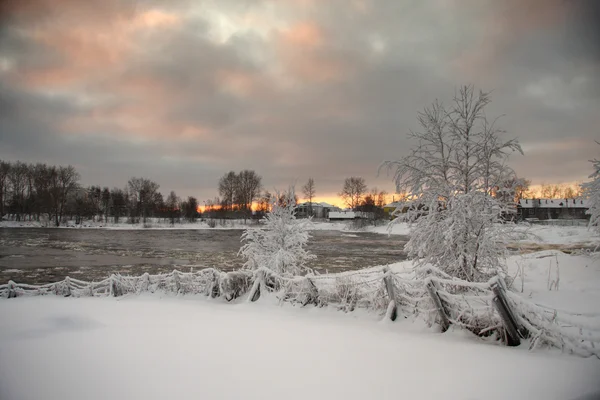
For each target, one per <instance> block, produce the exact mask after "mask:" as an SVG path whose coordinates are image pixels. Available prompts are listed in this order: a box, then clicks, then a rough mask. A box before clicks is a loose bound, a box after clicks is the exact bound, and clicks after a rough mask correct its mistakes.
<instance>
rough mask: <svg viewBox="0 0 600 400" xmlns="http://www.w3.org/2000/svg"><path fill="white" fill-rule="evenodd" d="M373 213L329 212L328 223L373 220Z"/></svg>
mask: <svg viewBox="0 0 600 400" xmlns="http://www.w3.org/2000/svg"><path fill="white" fill-rule="evenodd" d="M373 218H374V213H372V212H363V211H331V212H330V213H329V220H330V221H348V220H354V219H373Z"/></svg>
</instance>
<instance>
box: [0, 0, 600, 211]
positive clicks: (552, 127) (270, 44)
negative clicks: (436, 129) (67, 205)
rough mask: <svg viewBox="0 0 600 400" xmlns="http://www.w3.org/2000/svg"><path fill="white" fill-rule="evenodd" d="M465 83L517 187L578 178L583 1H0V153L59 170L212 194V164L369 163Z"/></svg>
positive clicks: (403, 147)
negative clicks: (515, 145) (479, 98)
mask: <svg viewBox="0 0 600 400" xmlns="http://www.w3.org/2000/svg"><path fill="white" fill-rule="evenodd" d="M463 84H473V85H475V86H476V88H478V89H482V90H486V91H489V90H491V91H492V103H491V104H490V105H489V106H488V109H487V111H486V113H487V114H488V115H489V116H499V115H503V117H502V118H501V119H500V121H499V126H500V127H501V128H503V129H504V130H506V131H507V133H506V137H507V138H508V137H517V138H518V139H519V140H520V142H521V144H522V146H523V150H524V152H525V155H524V156H520V155H519V156H517V155H515V156H513V157H511V159H510V165H511V166H512V167H513V168H514V169H515V170H516V172H517V174H518V175H520V176H522V177H524V178H527V179H530V180H531V181H532V183H534V184H540V183H559V182H574V181H583V180H585V179H586V178H587V176H588V175H589V174H590V173H591V164H589V163H588V160H589V159H592V158H595V157H598V155H599V153H600V151H599V150H600V146H598V145H596V144H595V143H594V140H600V128H599V127H600V2H598V1H595V0H527V1H521V0H503V1H496V0H403V1H400V0H380V1H369V0H330V1H326V0H278V1H275V0H255V1H250V0H248V1H245V0H212V1H208V0H207V1H202V0H196V1H189V0H170V1H168V2H167V1H145V0H137V1H135V0H103V1H80V0H5V1H3V2H1V5H0V159H3V160H8V161H15V160H21V161H25V162H45V163H49V164H56V165H66V164H72V165H74V166H75V167H76V168H77V170H78V171H79V172H80V174H81V176H82V184H84V185H92V184H94V185H102V186H109V187H114V186H116V187H124V186H125V184H126V182H127V180H128V179H129V178H130V177H132V176H143V177H147V178H151V179H153V180H155V181H157V182H158V183H159V184H160V185H161V188H160V190H161V191H162V192H164V193H168V192H169V191H170V190H175V191H176V192H177V194H178V195H180V196H188V195H193V196H196V197H198V199H200V203H202V200H205V199H209V198H213V197H214V196H216V195H217V182H218V180H219V178H220V177H221V176H222V175H224V174H225V173H226V172H228V171H230V170H235V171H239V170H242V169H253V170H255V171H256V172H257V173H258V174H259V175H261V176H262V177H263V184H264V186H265V188H266V189H271V190H272V189H274V188H281V187H285V186H287V185H288V184H290V183H292V184H294V183H295V184H296V186H297V187H300V186H302V185H303V184H304V183H305V182H306V181H307V179H308V178H309V177H313V178H314V180H315V187H316V191H317V199H322V200H330V201H333V198H334V197H335V196H336V193H338V192H339V191H340V190H341V187H342V184H343V181H344V178H346V177H349V176H362V177H364V178H365V180H366V182H367V184H368V186H369V187H373V186H377V187H378V188H380V189H385V190H387V191H388V192H393V190H394V186H393V184H392V182H391V178H390V177H389V176H386V174H380V175H379V176H378V173H377V171H378V166H379V165H380V163H381V162H382V161H384V160H393V159H397V158H400V157H402V156H403V155H405V154H407V152H408V151H409V149H410V146H411V143H410V142H409V140H408V139H407V137H406V134H407V133H408V132H409V131H410V130H411V129H413V130H414V129H417V128H418V127H417V123H416V115H417V112H418V111H420V110H422V109H423V108H424V107H425V106H427V105H429V104H430V103H431V102H433V101H434V100H435V99H440V100H442V101H444V102H449V101H450V100H451V98H452V96H453V94H454V91H455V89H456V88H457V87H458V86H460V85H463Z"/></svg>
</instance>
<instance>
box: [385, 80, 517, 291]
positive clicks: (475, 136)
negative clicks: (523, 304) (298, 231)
mask: <svg viewBox="0 0 600 400" xmlns="http://www.w3.org/2000/svg"><path fill="white" fill-rule="evenodd" d="M489 102H490V97H489V93H484V92H481V91H480V92H479V94H476V93H475V92H474V88H473V87H472V86H464V87H461V88H460V90H459V91H458V93H456V94H455V97H454V101H453V103H452V106H451V107H450V108H448V109H446V108H445V107H444V106H443V105H442V104H441V103H440V102H437V101H436V102H434V103H433V104H432V106H431V107H427V108H425V110H424V111H423V112H421V113H419V115H418V121H419V124H420V125H421V128H422V129H423V131H422V132H411V133H410V135H409V136H410V138H412V139H414V140H415V142H416V144H415V147H414V148H413V149H412V151H411V153H410V154H409V155H407V156H405V157H403V158H401V159H400V160H397V161H387V162H384V163H383V167H387V168H388V169H389V170H393V171H394V181H395V183H396V187H397V189H398V191H399V192H401V191H403V190H405V191H406V192H407V193H408V194H409V195H408V198H407V200H406V203H407V207H408V212H407V213H406V214H403V215H400V214H396V215H397V216H398V217H401V218H402V219H405V220H407V221H408V222H409V223H411V225H412V228H413V229H412V232H411V236H410V240H409V242H408V243H407V245H406V247H405V248H406V250H407V252H408V255H409V257H411V258H413V259H416V260H417V261H416V263H417V265H418V266H424V265H426V264H431V265H434V266H436V267H438V268H440V269H441V270H443V271H445V272H446V273H448V274H450V275H452V276H456V277H459V278H462V279H466V280H470V281H479V280H483V279H487V278H488V277H489V276H490V275H493V274H496V273H498V272H499V271H502V270H504V268H505V264H504V255H505V254H506V241H507V240H509V239H510V235H509V233H510V232H509V231H507V228H506V227H505V225H503V224H500V222H502V216H503V215H504V214H505V213H507V212H508V211H509V207H508V204H506V203H505V202H503V201H502V200H501V199H498V198H496V197H494V196H493V191H494V188H496V187H498V186H499V184H500V183H501V182H505V181H507V180H509V179H511V178H513V177H514V172H513V171H512V170H511V169H510V168H509V167H508V166H507V165H506V159H507V157H508V155H509V154H510V153H512V152H515V151H516V152H521V153H522V151H521V147H520V146H519V144H518V142H517V141H516V140H515V139H512V140H507V141H505V140H502V138H501V135H502V133H503V131H502V130H500V129H497V128H496V127H495V124H494V123H493V122H492V123H490V122H489V121H488V119H487V117H486V115H485V113H484V109H485V107H486V106H487V105H488V104H489ZM511 201H512V200H511Z"/></svg>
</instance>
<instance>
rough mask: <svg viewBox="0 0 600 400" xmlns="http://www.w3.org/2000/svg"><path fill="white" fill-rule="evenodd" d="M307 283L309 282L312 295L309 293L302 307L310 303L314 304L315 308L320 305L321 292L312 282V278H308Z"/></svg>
mask: <svg viewBox="0 0 600 400" xmlns="http://www.w3.org/2000/svg"><path fill="white" fill-rule="evenodd" d="M306 281H307V282H308V289H309V290H310V293H308V294H307V295H306V298H305V299H304V301H303V302H302V307H305V306H306V305H308V304H310V303H314V305H315V306H318V305H319V290H318V289H317V287H316V286H315V283H314V282H313V281H312V279H310V277H308V276H307V277H306Z"/></svg>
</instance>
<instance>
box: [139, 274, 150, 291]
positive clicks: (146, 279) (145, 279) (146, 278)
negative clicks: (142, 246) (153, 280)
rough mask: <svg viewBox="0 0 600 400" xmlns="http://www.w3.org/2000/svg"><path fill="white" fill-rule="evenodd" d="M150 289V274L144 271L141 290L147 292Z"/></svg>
mask: <svg viewBox="0 0 600 400" xmlns="http://www.w3.org/2000/svg"><path fill="white" fill-rule="evenodd" d="M149 290H150V274H149V273H147V272H144V275H142V284H141V285H140V292H147V291H149Z"/></svg>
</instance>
